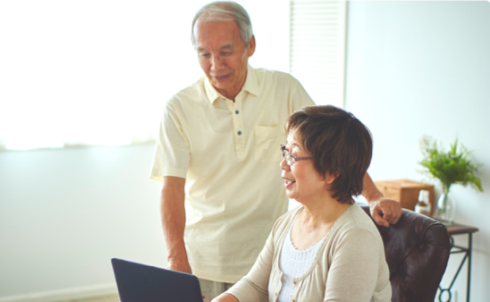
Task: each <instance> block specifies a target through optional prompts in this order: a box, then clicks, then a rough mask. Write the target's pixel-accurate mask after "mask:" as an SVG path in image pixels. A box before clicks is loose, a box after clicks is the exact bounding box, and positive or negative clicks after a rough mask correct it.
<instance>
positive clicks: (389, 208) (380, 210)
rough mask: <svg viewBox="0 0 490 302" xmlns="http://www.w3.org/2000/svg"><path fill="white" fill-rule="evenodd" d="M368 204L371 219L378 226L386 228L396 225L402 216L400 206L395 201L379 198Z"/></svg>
mask: <svg viewBox="0 0 490 302" xmlns="http://www.w3.org/2000/svg"><path fill="white" fill-rule="evenodd" d="M368 204H369V208H370V209H371V217H373V219H374V221H376V223H377V224H379V225H382V226H385V227H388V226H390V224H395V223H397V222H398V220H399V219H400V217H401V216H402V206H401V204H400V203H399V202H398V201H396V200H393V199H389V198H385V197H380V198H379V199H378V200H372V201H370V202H368Z"/></svg>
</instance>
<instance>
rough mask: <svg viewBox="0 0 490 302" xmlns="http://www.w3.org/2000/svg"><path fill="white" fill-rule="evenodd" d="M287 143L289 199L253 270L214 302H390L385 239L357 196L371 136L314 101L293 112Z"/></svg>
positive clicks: (346, 115) (349, 118) (355, 122)
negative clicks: (294, 206)
mask: <svg viewBox="0 0 490 302" xmlns="http://www.w3.org/2000/svg"><path fill="white" fill-rule="evenodd" d="M286 130H287V133H288V136H287V143H286V146H281V149H282V150H281V151H282V157H283V159H282V161H281V163H280V166H281V168H282V178H283V179H284V185H285V187H286V192H287V195H288V196H289V198H291V199H295V200H296V201H298V202H299V203H301V205H302V206H301V207H299V208H297V209H293V210H291V211H289V212H288V213H286V214H285V215H283V216H282V217H280V218H279V219H278V220H277V221H276V223H275V225H274V228H273V229H272V232H271V233H270V235H269V238H268V239H267V242H266V244H265V247H264V249H263V250H262V252H261V253H260V255H259V258H258V259H257V261H256V262H255V264H254V266H253V267H252V269H251V270H250V272H249V273H248V274H247V275H246V276H245V277H244V278H243V279H241V280H240V281H239V282H238V283H237V284H235V285H234V286H233V287H232V288H230V289H229V290H228V291H227V292H225V293H223V294H222V295H220V296H218V297H217V298H215V299H214V300H213V302H228V301H230V302H231V301H233V302H236V301H240V302H247V301H251V302H252V301H253V302H255V301H279V302H283V301H284V302H285V301H288V302H289V301H293V302H295V301H298V302H317V301H318V302H320V301H347V302H362V301H366V302H368V301H391V285H390V282H389V271H388V265H387V264H386V260H385V255H384V248H383V242H382V240H381V237H380V235H379V232H378V230H377V228H376V227H375V226H374V224H373V222H372V220H371V219H370V218H369V217H368V216H367V215H366V213H365V212H364V211H363V210H362V209H361V208H360V207H359V206H358V205H357V204H356V203H354V201H353V199H352V196H355V195H359V194H361V192H362V184H363V177H364V174H365V173H366V170H367V168H368V166H369V164H370V162H371V154H372V140H371V136H370V133H369V131H368V130H367V128H366V127H365V126H364V125H363V124H362V123H361V122H360V121H359V120H358V119H356V118H355V117H354V116H353V115H352V114H350V113H348V112H345V111H344V110H342V109H339V108H336V107H333V106H312V107H304V108H303V109H301V110H299V111H297V112H295V113H294V114H293V115H291V116H290V117H289V119H288V121H287V123H286Z"/></svg>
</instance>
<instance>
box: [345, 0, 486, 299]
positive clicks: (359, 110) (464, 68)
mask: <svg viewBox="0 0 490 302" xmlns="http://www.w3.org/2000/svg"><path fill="white" fill-rule="evenodd" d="M348 16H349V17H348V40H347V48H348V50H347V87H346V107H347V109H348V110H349V111H352V112H353V113H354V114H356V115H357V116H358V117H359V118H360V119H361V120H362V121H363V122H365V124H366V125H367V126H368V127H369V128H370V130H371V131H372V133H373V137H374V157H373V162H372V165H371V168H370V170H369V172H370V174H371V176H372V177H373V179H374V180H387V179H400V178H408V179H412V180H415V181H422V180H425V181H427V179H424V177H423V176H422V175H421V174H420V173H418V172H417V171H418V170H420V167H419V165H418V164H417V162H418V161H420V160H421V152H420V149H419V139H420V138H421V137H422V136H423V135H431V136H432V137H434V138H435V139H437V140H441V141H442V142H444V144H445V145H446V146H447V145H448V144H449V143H452V142H453V141H454V139H455V138H456V136H457V137H459V139H460V141H461V142H462V143H463V144H464V145H465V146H466V147H467V148H469V149H470V150H475V151H474V153H473V158H474V160H476V161H478V162H481V163H483V164H484V167H483V168H481V170H480V172H479V176H480V178H481V180H482V183H483V188H484V190H485V191H484V193H477V192H475V191H474V190H473V189H471V188H469V187H468V188H463V187H461V186H455V187H454V188H452V191H451V196H452V197H453V198H454V199H455V200H456V202H457V207H458V208H457V216H456V221H457V222H459V223H462V224H468V225H472V226H475V227H478V228H479V229H480V231H479V232H478V233H476V234H475V235H474V259H473V266H472V268H473V273H472V286H471V296H472V301H489V300H490V287H488V280H490V222H489V221H490V216H489V215H490V140H489V130H490V118H489V113H490V3H488V2H439V1H437V2H411V1H407V2H398V1H397V2H364V1H359V2H350V3H349V15H348ZM456 237H458V236H456ZM459 237H461V236H459ZM456 239H457V243H460V244H465V243H466V238H465V237H461V238H456ZM456 259H457V257H454V256H452V257H451V259H450V263H449V266H448V269H447V272H450V273H453V272H454V271H455V270H456V265H457V263H456V262H457V261H456ZM465 277H466V274H465V272H463V273H462V275H460V276H459V279H458V280H457V281H456V285H455V289H456V291H457V301H464V295H465V283H464V278H465ZM443 281H444V282H445V284H448V282H449V281H450V280H449V278H448V274H446V276H445V277H444V280H443Z"/></svg>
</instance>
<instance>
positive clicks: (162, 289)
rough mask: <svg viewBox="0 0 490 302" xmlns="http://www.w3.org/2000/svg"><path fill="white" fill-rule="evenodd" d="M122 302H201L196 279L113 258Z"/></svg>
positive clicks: (180, 273) (183, 274)
mask: <svg viewBox="0 0 490 302" xmlns="http://www.w3.org/2000/svg"><path fill="white" fill-rule="evenodd" d="M112 268H113V269H114V275H115V277H116V283H117V289H118V291H119V298H120V299H121V302H202V301H203V299H202V295H201V287H200V285H199V280H198V279H197V277H196V276H194V275H190V274H186V273H182V272H176V271H171V270H167V269H163V268H158V267H154V266H148V265H144V264H140V263H136V262H131V261H126V260H122V259H117V258H112Z"/></svg>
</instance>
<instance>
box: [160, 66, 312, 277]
mask: <svg viewBox="0 0 490 302" xmlns="http://www.w3.org/2000/svg"><path fill="white" fill-rule="evenodd" d="M311 105H314V103H313V101H312V100H311V98H310V97H309V96H308V94H307V93H306V91H305V90H304V89H303V87H302V86H301V84H300V83H299V82H298V81H297V80H296V79H294V78H293V77H292V76H291V75H289V74H287V73H283V72H277V71H271V70H266V69H255V68H252V67H250V66H248V69H247V79H246V80H245V83H244V86H243V88H242V90H241V91H240V93H239V94H238V95H237V96H236V98H235V102H233V101H231V100H228V99H226V98H225V97H223V96H222V95H221V94H219V93H218V92H217V91H216V90H215V89H214V87H213V86H212V85H211V84H210V83H209V81H208V79H207V78H206V77H203V78H201V79H200V80H199V81H197V82H196V83H195V84H193V85H192V86H189V87H187V88H185V89H183V90H182V91H180V92H178V93H177V94H176V95H174V96H173V97H172V98H171V99H170V100H169V101H168V102H167V103H166V106H165V110H164V113H163V117H162V122H161V126H160V133H159V136H158V139H157V143H156V147H155V157H154V160H153V167H152V171H151V178H152V179H154V180H158V181H162V180H163V177H164V176H176V177H182V178H185V179H186V185H185V194H186V195H185V201H186V217H187V222H186V228H185V233H184V241H185V244H186V249H187V254H188V257H189V262H190V265H191V267H192V271H193V273H194V274H196V275H197V276H198V277H199V278H202V279H208V280H212V281H218V282H229V283H234V282H237V281H238V280H239V279H240V278H241V277H243V276H244V275H245V274H246V273H247V272H248V271H249V269H250V268H251V267H252V265H253V263H254V262H255V260H256V258H257V256H258V254H259V253H260V251H261V250H262V247H263V246H264V243H265V241H266V239H267V236H268V235H269V232H270V231H271V228H272V226H273V224H274V222H275V221H276V219H277V218H279V216H281V215H282V214H284V213H285V212H286V210H287V206H288V198H287V196H286V193H285V190H284V182H283V180H282V179H281V169H280V167H279V162H280V160H281V152H280V148H279V145H280V144H285V142H286V134H285V131H284V123H285V121H286V119H287V118H288V117H289V115H291V113H293V112H294V111H296V110H298V109H300V108H301V107H302V106H311Z"/></svg>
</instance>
